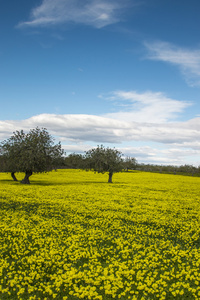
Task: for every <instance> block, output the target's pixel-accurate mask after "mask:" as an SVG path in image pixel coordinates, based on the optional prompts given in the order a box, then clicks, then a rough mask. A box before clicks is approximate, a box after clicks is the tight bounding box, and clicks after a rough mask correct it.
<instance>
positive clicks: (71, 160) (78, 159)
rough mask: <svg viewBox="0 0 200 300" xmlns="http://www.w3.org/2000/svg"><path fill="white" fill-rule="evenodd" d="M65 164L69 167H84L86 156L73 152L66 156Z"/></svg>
mask: <svg viewBox="0 0 200 300" xmlns="http://www.w3.org/2000/svg"><path fill="white" fill-rule="evenodd" d="M64 165H65V167H67V168H69V169H82V168H83V165H84V157H83V155H81V154H76V153H71V154H69V155H68V156H67V157H65V159H64Z"/></svg>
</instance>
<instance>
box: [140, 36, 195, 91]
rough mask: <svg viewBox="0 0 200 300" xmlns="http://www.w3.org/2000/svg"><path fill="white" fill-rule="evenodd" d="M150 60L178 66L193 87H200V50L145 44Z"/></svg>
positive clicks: (164, 44)
mask: <svg viewBox="0 0 200 300" xmlns="http://www.w3.org/2000/svg"><path fill="white" fill-rule="evenodd" d="M145 46H146V48H147V49H148V51H149V55H148V58H149V59H152V60H160V61H163V62H167V63H171V64H174V65H176V66H178V67H179V68H180V69H181V72H182V73H183V75H184V76H185V79H186V81H187V83H188V84H189V85H191V86H200V49H197V50H192V49H186V48H181V47H178V46H175V45H172V44H170V43H166V42H154V43H145Z"/></svg>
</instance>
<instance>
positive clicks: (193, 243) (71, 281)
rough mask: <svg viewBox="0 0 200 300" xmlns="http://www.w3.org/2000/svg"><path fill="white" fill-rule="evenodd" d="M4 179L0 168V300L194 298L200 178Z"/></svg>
mask: <svg viewBox="0 0 200 300" xmlns="http://www.w3.org/2000/svg"><path fill="white" fill-rule="evenodd" d="M17 176H18V177H20V176H21V178H22V176H23V175H22V174H17ZM10 178H11V177H10V174H3V173H0V299H1V300H3V299H11V300H15V299H16V300H17V299H22V300H24V299H30V300H31V299H32V300H33V299H35V300H39V299H40V300H42V299H46V300H50V299H59V300H68V299H69V300H76V299H92V300H95V299H99V300H108V299H121V300H126V299H134V300H136V299H138V300H145V299H146V300H151V299H159V300H164V299H180V300H185V299H187V300H192V299H200V178H195V177H186V176H177V175H164V174H153V173H144V172H128V173H127V172H124V173H118V174H114V178H113V181H114V183H113V184H108V183H107V175H106V174H104V175H102V174H94V173H93V172H85V171H80V170H58V171H56V172H51V173H47V174H36V175H33V176H32V177H31V178H30V179H31V185H21V184H19V183H17V182H14V181H12V180H10Z"/></svg>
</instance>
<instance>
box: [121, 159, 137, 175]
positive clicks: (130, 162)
mask: <svg viewBox="0 0 200 300" xmlns="http://www.w3.org/2000/svg"><path fill="white" fill-rule="evenodd" d="M123 165H124V169H125V170H126V171H127V172H128V170H129V169H135V168H136V166H137V161H136V159H135V158H134V157H126V158H125V159H124V162H123Z"/></svg>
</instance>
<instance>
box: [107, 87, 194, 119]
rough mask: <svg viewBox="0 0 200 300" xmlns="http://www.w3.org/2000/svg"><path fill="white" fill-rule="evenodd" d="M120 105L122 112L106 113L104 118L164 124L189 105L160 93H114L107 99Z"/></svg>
mask: <svg viewBox="0 0 200 300" xmlns="http://www.w3.org/2000/svg"><path fill="white" fill-rule="evenodd" d="M107 99H110V100H112V101H114V102H115V103H116V105H117V106H118V105H119V106H120V105H122V110H121V111H120V112H116V113H108V114H106V115H105V116H106V117H108V118H114V119H118V120H126V121H130V122H131V121H136V122H144V121H145V120H148V122H150V123H165V122H168V121H171V120H174V119H176V118H177V116H178V115H179V114H180V113H181V112H183V110H184V109H185V108H187V107H188V106H190V105H191V103H189V102H188V101H178V100H175V99H172V98H169V97H167V96H166V95H165V94H164V93H161V92H151V91H148V92H144V93H138V92H136V91H128V92H127V91H115V92H113V93H111V94H110V95H109V97H107Z"/></svg>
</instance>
